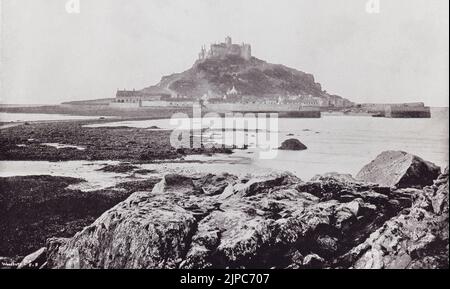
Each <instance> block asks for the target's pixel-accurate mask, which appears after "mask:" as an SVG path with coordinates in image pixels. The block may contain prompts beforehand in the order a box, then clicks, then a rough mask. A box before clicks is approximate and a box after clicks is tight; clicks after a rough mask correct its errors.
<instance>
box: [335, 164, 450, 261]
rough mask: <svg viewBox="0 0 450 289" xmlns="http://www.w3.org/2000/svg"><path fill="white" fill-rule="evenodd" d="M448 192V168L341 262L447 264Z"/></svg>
mask: <svg viewBox="0 0 450 289" xmlns="http://www.w3.org/2000/svg"><path fill="white" fill-rule="evenodd" d="M448 193H449V191H448V169H447V170H446V172H445V173H444V174H443V175H441V176H440V177H439V179H438V180H437V181H436V183H435V185H434V186H432V187H426V188H424V189H423V190H422V191H421V192H420V193H419V194H418V195H416V196H415V201H414V203H413V205H412V207H411V209H410V210H409V211H408V212H405V213H404V214H400V215H398V216H396V217H393V218H392V219H391V220H389V221H387V222H386V223H385V224H384V225H383V226H382V227H381V228H379V229H378V230H376V231H375V232H374V233H372V234H371V235H370V237H369V238H368V239H367V240H365V241H364V242H362V243H361V244H360V245H358V246H357V247H355V248H353V249H352V250H350V251H349V252H348V253H347V254H345V255H344V256H343V257H342V259H341V262H343V264H344V266H346V267H347V266H351V267H353V268H357V269H382V268H386V269H408V268H411V269H419V268H421V269H425V268H428V269H434V268H448V256H449V246H448V244H449V243H448V242H449V239H448V236H449V218H448V217H449V214H448V208H449V204H448ZM443 200H444V201H443Z"/></svg>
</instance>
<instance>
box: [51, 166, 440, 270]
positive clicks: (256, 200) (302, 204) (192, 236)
mask: <svg viewBox="0 0 450 289" xmlns="http://www.w3.org/2000/svg"><path fill="white" fill-rule="evenodd" d="M446 180H447V179H446V178H445V177H440V178H438V179H437V180H436V182H435V184H434V186H432V187H428V188H427V190H425V189H424V190H411V189H396V190H394V189H392V188H389V187H381V186H379V185H376V184H364V183H360V182H355V181H353V180H352V179H351V178H350V177H349V176H346V177H342V178H341V177H339V176H335V175H327V176H325V177H324V178H323V179H321V178H320V177H318V178H315V179H314V180H313V181H310V182H306V183H305V182H302V181H301V180H300V179H298V178H296V177H295V176H293V175H289V174H282V175H278V174H274V175H272V176H266V177H258V178H250V179H247V178H244V179H238V178H236V177H233V176H230V175H218V176H215V175H206V176H203V177H200V178H195V179H191V178H189V177H183V176H180V175H167V176H165V177H164V178H163V179H162V180H161V182H160V183H158V184H157V185H156V186H155V187H154V189H153V191H152V192H140V193H135V194H133V195H132V196H130V197H129V198H128V199H127V200H126V201H124V202H122V203H120V204H118V205H117V206H116V207H114V208H112V209H110V210H109V211H107V212H106V213H104V214H103V215H102V216H101V217H100V218H99V219H97V220H96V221H95V222H94V223H93V224H92V225H90V226H88V227H86V228H85V229H84V230H83V231H81V232H79V233H78V234H76V235H75V236H74V237H72V238H69V239H56V240H51V241H50V242H48V245H47V266H48V267H49V268H186V269H200V268H329V267H356V268H361V267H370V266H369V265H368V262H370V256H372V255H376V254H378V253H379V252H378V251H376V252H373V254H372V255H367V256H365V253H367V252H368V250H370V249H371V248H375V249H376V248H381V249H380V250H383V246H390V245H391V242H388V241H389V237H386V238H384V239H383V238H382V237H380V236H384V235H386V234H388V232H387V230H389V228H397V230H396V231H395V230H394V231H392V232H391V233H396V232H397V231H399V230H402V227H401V225H397V223H395V222H399V223H401V224H404V225H405V227H406V229H405V231H404V232H405V234H410V235H411V238H410V239H411V240H416V239H414V238H416V236H417V238H419V239H418V241H417V242H416V243H413V245H416V249H415V250H414V253H411V254H412V255H411V254H409V253H408V255H411V256H412V257H411V258H412V259H414V258H415V256H416V255H417V256H423V254H424V252H427V250H429V248H432V246H433V244H436V243H431V244H430V246H431V247H430V246H428V240H431V241H429V242H433V240H438V243H437V244H443V243H442V242H441V241H443V240H445V235H447V236H448V229H447V233H445V232H446V231H445V228H444V229H442V230H440V232H442V234H441V235H438V234H437V233H436V232H437V228H442V225H439V226H438V227H432V226H431V220H437V219H439V218H442V219H445V216H447V220H448V185H447V190H446V189H445V187H443V186H444V185H446V184H447V181H446ZM216 189H217V190H216ZM446 195H447V197H446ZM412 199H415V200H416V201H415V204H416V205H415V207H417V209H418V210H419V209H420V210H423V211H424V212H425V213H424V214H425V215H424V216H425V218H426V220H430V223H423V224H422V223H420V225H418V224H416V223H415V222H421V220H420V216H421V212H422V211H420V210H419V211H417V213H414V215H412V216H411V217H408V218H407V220H416V221H414V222H413V223H411V225H410V226H409V225H408V224H407V223H406V222H407V221H406V219H405V220H403V219H398V220H397V221H395V220H391V221H389V222H390V223H388V225H387V226H383V224H385V223H386V222H387V221H388V220H389V219H391V218H395V217H396V216H398V214H399V213H400V212H402V211H405V209H408V208H409V207H411V203H412ZM436 215H439V217H438V218H437V219H436ZM439 220H440V219H439ZM439 224H443V223H442V222H441V221H439ZM414 226H416V227H417V228H418V229H419V232H414ZM408 228H410V229H408ZM383 230H384V231H383ZM374 232H378V233H377V235H373V236H371V237H370V238H369V236H370V235H371V234H372V233H374ZM389 234H390V233H389ZM431 235H432V236H431ZM386 236H387V235H386ZM433 236H434V237H433ZM433 238H434V239H433ZM447 239H448V237H447ZM371 240H372V241H371ZM361 244H364V245H363V246H362V247H359V245H361ZM372 244H373V246H372ZM376 244H380V246H378V247H377V245H376ZM392 244H394V243H392ZM397 244H400V246H401V247H402V248H409V247H408V244H409V243H408V242H405V243H401V242H397ZM422 244H423V246H422ZM394 245H395V244H394ZM394 245H392V246H394ZM396 248H397V247H395V246H394V247H393V249H392V250H395V249H396ZM408 250H410V249H408ZM380 252H381V251H380ZM402 252H403V251H402ZM402 252H400V253H402ZM414 254H416V255H414ZM342 256H345V258H344V257H342ZM377 256H378V255H377ZM439 256H441V255H439ZM393 258H394V257H393ZM405 258H406V259H405V260H407V257H405ZM366 260H368V261H366ZM414 260H418V259H414ZM427 260H429V259H424V260H423V261H421V263H419V262H416V263H415V265H414V266H415V267H420V266H424V267H430V265H429V264H431V263H432V264H435V265H433V266H441V267H442V263H439V264H438V263H435V262H434V261H429V262H428V261H427ZM439 260H441V259H439ZM447 260H448V258H447ZM338 261H339V262H338ZM399 262H400V261H399ZM401 262H404V263H406V261H404V260H401ZM426 262H428V263H426ZM395 264H397V262H395V263H392V265H390V267H395V266H397V265H395ZM402 264H403V263H402ZM427 264H428V265H427ZM374 267H376V266H374Z"/></svg>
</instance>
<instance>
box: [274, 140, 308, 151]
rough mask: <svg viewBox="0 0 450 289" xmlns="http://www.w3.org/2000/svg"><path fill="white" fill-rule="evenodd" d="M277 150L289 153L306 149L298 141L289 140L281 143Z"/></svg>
mask: <svg viewBox="0 0 450 289" xmlns="http://www.w3.org/2000/svg"><path fill="white" fill-rule="evenodd" d="M278 149H280V150H290V151H302V150H306V149H308V148H307V147H306V146H305V145H304V144H302V143H301V142H300V141H299V140H298V139H295V138H291V139H288V140H285V141H284V142H282V143H281V146H280V147H279V148H278Z"/></svg>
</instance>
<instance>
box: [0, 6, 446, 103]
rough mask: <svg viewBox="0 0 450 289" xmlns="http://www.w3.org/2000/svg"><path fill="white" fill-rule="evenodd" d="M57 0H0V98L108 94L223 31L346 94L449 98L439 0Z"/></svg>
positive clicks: (189, 56) (181, 63) (152, 76)
mask: <svg viewBox="0 0 450 289" xmlns="http://www.w3.org/2000/svg"><path fill="white" fill-rule="evenodd" d="M68 1H77V0H1V23H2V26H1V45H2V46H1V90H0V93H1V94H0V102H3V103H18V104H19V103H20V104H22V103H33V104H52V103H60V102H63V101H70V100H85V99H98V98H109V97H114V96H115V92H116V90H117V89H124V88H126V89H133V88H136V89H141V88H144V87H147V86H150V85H153V84H156V83H157V82H159V80H160V78H161V77H162V76H163V75H168V74H171V73H175V72H181V71H184V70H186V69H188V68H190V67H191V66H192V64H193V63H194V61H195V60H196V58H197V55H198V52H199V50H200V47H201V45H203V44H207V45H209V44H210V43H213V42H222V41H224V38H225V36H227V35H229V36H231V37H232V38H233V41H234V42H236V43H242V42H246V43H250V44H251V45H252V52H253V55H254V56H256V57H258V58H260V59H263V60H265V61H268V62H271V63H279V64H284V65H286V66H289V67H293V68H296V69H299V70H301V71H305V72H308V73H312V74H313V75H314V76H315V79H316V81H317V82H319V83H321V84H322V87H323V88H324V89H325V90H327V91H328V92H329V93H332V94H338V95H341V96H343V97H346V98H348V99H350V100H352V101H355V102H358V103H362V102H382V103H395V102H415V101H422V102H425V103H426V104H427V105H431V106H448V103H449V99H448V95H449V81H448V78H449V75H448V74H449V67H448V64H449V36H448V35H449V31H448V30H449V23H448V22H449V14H448V13H449V12H448V11H449V7H448V6H449V1H448V0H370V1H379V11H375V12H379V13H368V10H367V9H366V4H367V2H368V1H369V0H339V1H336V0H276V1H275V0H78V1H79V3H80V6H79V8H80V9H79V13H68V11H67V10H66V3H67V2H68ZM372 7H373V6H372ZM72 12H73V10H72ZM75 12H76V11H75ZM371 12H374V11H373V10H372V11H371Z"/></svg>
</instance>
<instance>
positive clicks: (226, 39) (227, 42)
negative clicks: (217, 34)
mask: <svg viewBox="0 0 450 289" xmlns="http://www.w3.org/2000/svg"><path fill="white" fill-rule="evenodd" d="M232 43H233V41H232V40H231V37H230V36H227V37H226V38H225V44H226V45H227V47H230V46H231V44H232Z"/></svg>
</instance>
